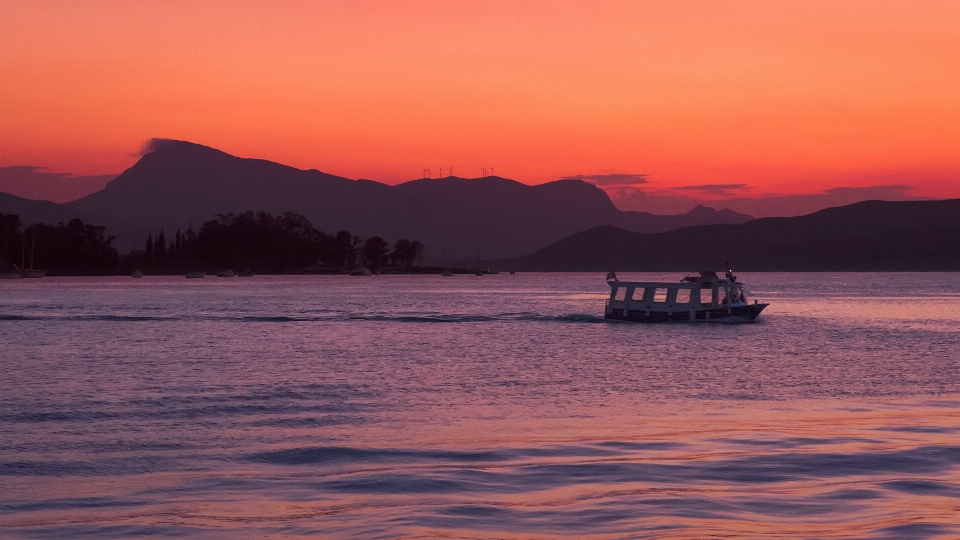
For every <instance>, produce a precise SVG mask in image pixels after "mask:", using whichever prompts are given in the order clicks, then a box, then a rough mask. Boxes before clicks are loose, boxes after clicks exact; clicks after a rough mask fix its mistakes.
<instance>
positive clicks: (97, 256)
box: [0, 214, 120, 275]
mask: <svg viewBox="0 0 960 540" xmlns="http://www.w3.org/2000/svg"><path fill="white" fill-rule="evenodd" d="M113 239H114V237H112V236H107V234H106V228H105V227H100V226H97V225H90V224H85V223H84V222H83V221H81V220H79V219H72V220H70V222H69V223H67V224H66V225H64V224H63V223H58V224H57V225H46V224H44V223H37V224H35V225H31V226H29V227H23V224H22V223H21V222H20V216H18V215H16V214H0V271H4V272H9V271H15V270H22V269H24V268H37V269H45V270H47V273H49V274H53V275H56V274H60V275H96V274H109V273H113V272H115V271H116V270H117V269H118V268H119V265H120V256H119V254H118V253H117V250H116V248H114V247H113V246H112V245H111V244H112V242H113Z"/></svg>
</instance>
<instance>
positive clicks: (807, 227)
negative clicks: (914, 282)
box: [493, 199, 960, 294]
mask: <svg viewBox="0 0 960 540" xmlns="http://www.w3.org/2000/svg"><path fill="white" fill-rule="evenodd" d="M727 262H729V263H730V264H731V266H733V267H734V268H736V269H737V270H745V271H952V272H956V271H960V199H950V200H938V201H904V202H890V201H864V202H860V203H855V204H851V205H848V206H841V207H836V208H828V209H825V210H821V211H819V212H814V213H812V214H808V215H805V216H799V217H789V218H763V219H755V220H752V221H748V222H746V223H742V224H735V225H703V226H696V227H684V228H680V229H677V230H673V231H669V232H664V233H659V234H641V233H636V232H631V231H627V230H623V229H620V228H617V227H613V226H600V227H594V228H592V229H589V230H586V231H583V232H580V233H577V234H574V235H572V236H570V237H568V238H565V239H563V240H561V241H559V242H556V243H553V244H551V245H549V246H547V247H545V248H543V249H540V250H538V251H536V252H535V253H532V254H530V255H527V256H524V257H519V258H515V259H512V260H505V261H496V262H494V263H493V266H494V267H499V268H501V269H511V270H527V271H535V270H548V271H603V272H606V271H609V270H622V271H687V272H690V271H696V270H702V269H722V268H724V265H725V264H726V263H727ZM878 294H882V291H878Z"/></svg>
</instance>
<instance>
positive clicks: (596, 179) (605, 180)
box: [561, 173, 647, 186]
mask: <svg viewBox="0 0 960 540" xmlns="http://www.w3.org/2000/svg"><path fill="white" fill-rule="evenodd" d="M561 180H583V181H584V182H589V183H591V184H593V185H595V186H635V185H638V184H646V183H647V175H645V174H624V173H613V174H589V175H583V174H578V175H575V176H567V177H564V178H561Z"/></svg>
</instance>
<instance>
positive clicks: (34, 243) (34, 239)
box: [30, 226, 37, 270]
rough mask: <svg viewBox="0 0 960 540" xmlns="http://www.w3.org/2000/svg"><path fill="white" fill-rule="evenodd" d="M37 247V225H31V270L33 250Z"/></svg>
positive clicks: (31, 267)
mask: <svg viewBox="0 0 960 540" xmlns="http://www.w3.org/2000/svg"><path fill="white" fill-rule="evenodd" d="M36 248H37V227H36V226H34V227H33V240H31V241H30V269H31V270H33V252H34V251H35V250H36Z"/></svg>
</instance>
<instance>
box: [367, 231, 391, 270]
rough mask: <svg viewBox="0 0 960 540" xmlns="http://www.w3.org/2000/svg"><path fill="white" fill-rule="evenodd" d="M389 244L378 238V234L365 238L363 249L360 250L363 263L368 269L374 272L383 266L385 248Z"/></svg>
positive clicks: (385, 253)
mask: <svg viewBox="0 0 960 540" xmlns="http://www.w3.org/2000/svg"><path fill="white" fill-rule="evenodd" d="M389 246H390V244H388V243H387V241H386V240H384V239H383V238H380V237H379V236H372V237H370V238H367V241H366V242H364V243H363V250H362V251H361V253H362V255H363V263H364V264H365V265H366V266H367V268H369V269H370V271H372V272H376V271H377V270H379V269H380V267H381V266H383V262H384V260H385V259H386V255H387V248H388V247H389Z"/></svg>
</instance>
